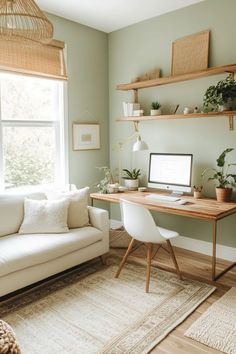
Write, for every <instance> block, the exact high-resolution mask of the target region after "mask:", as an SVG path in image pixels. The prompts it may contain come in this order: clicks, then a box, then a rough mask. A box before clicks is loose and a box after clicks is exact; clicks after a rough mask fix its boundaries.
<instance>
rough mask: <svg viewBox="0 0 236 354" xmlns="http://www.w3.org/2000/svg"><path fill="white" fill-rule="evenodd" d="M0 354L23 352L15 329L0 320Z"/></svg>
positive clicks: (19, 353) (18, 353)
mask: <svg viewBox="0 0 236 354" xmlns="http://www.w3.org/2000/svg"><path fill="white" fill-rule="evenodd" d="M0 354H21V351H20V348H19V346H18V344H17V342H16V336H15V333H14V331H13V329H12V328H11V327H10V326H9V324H7V323H6V322H4V321H2V320H0Z"/></svg>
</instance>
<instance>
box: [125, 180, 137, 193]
mask: <svg viewBox="0 0 236 354" xmlns="http://www.w3.org/2000/svg"><path fill="white" fill-rule="evenodd" d="M138 184H139V180H138V179H125V186H126V187H127V188H128V190H130V191H136V190H137V189H138Z"/></svg>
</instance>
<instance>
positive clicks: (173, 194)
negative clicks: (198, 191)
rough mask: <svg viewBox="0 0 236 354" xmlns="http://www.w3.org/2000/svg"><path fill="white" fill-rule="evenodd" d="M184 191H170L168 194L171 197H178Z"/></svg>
mask: <svg viewBox="0 0 236 354" xmlns="http://www.w3.org/2000/svg"><path fill="white" fill-rule="evenodd" d="M183 194H184V193H183V192H180V191H172V193H171V194H170V195H171V197H175V198H179V197H181V196H182V195H183Z"/></svg>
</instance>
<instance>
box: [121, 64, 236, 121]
mask: <svg viewBox="0 0 236 354" xmlns="http://www.w3.org/2000/svg"><path fill="white" fill-rule="evenodd" d="M235 71H236V64H229V65H222V66H216V67H213V68H209V69H206V70H200V71H194V72H192V73H187V74H181V75H173V76H165V77H160V78H158V79H154V80H147V81H140V82H134V83H130V84H121V85H117V86H116V90H123V91H127V90H138V89H142V88H148V87H154V86H160V85H167V84H173V83H176V82H181V81H187V80H194V79H200V78H202V77H207V76H213V75H219V74H224V73H233V72H235ZM192 118H193V117H192Z"/></svg>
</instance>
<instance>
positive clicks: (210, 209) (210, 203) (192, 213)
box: [90, 191, 236, 280]
mask: <svg viewBox="0 0 236 354" xmlns="http://www.w3.org/2000/svg"><path fill="white" fill-rule="evenodd" d="M151 193H152V194H154V193H155V192H151ZM148 194H150V192H136V191H135V192H129V191H128V192H125V193H112V194H100V193H92V194H90V198H91V205H93V201H94V200H101V201H105V202H110V203H120V199H125V200H129V201H132V202H135V203H139V204H142V205H144V206H145V207H147V208H148V209H150V210H156V211H159V212H163V213H168V214H174V215H183V216H187V217H190V218H197V219H202V220H209V221H212V222H213V233H212V246H213V247H212V280H217V279H218V278H219V277H221V276H222V275H223V274H224V273H226V272H227V271H229V270H230V269H231V268H233V267H234V266H235V265H236V262H235V263H232V264H231V265H230V266H229V267H227V268H226V269H225V270H223V271H222V272H221V273H219V274H218V275H216V237H217V221H218V220H221V219H223V218H225V217H226V216H229V215H232V214H234V213H236V202H230V203H220V202H217V201H216V200H215V199H211V198H202V199H194V198H193V197H192V196H184V197H183V199H187V200H188V203H186V204H184V205H180V204H178V203H176V202H170V201H166V200H155V201H153V200H152V201H150V200H148V199H147V198H145V196H147V195H148ZM156 194H158V193H156ZM159 194H165V193H159Z"/></svg>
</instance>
